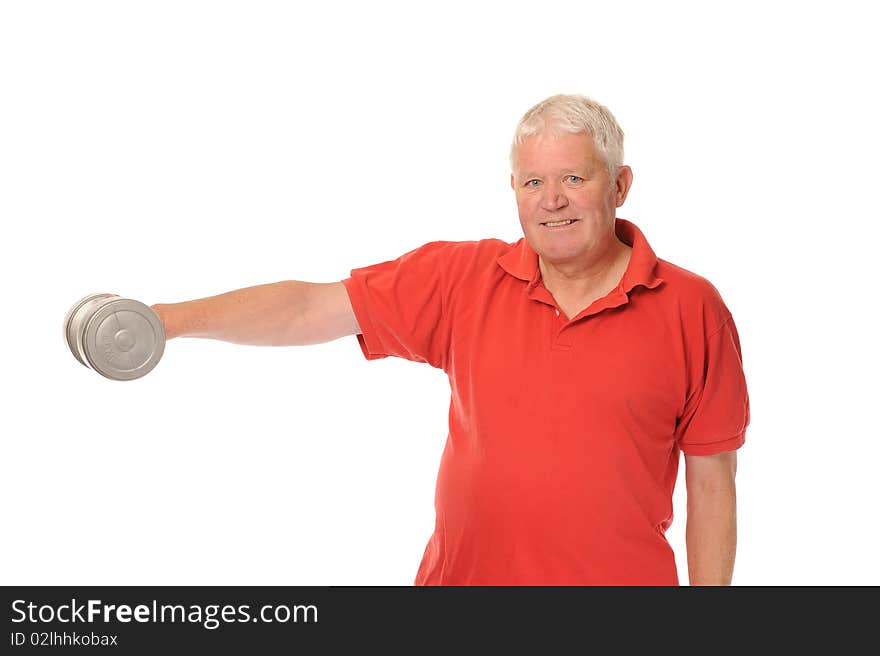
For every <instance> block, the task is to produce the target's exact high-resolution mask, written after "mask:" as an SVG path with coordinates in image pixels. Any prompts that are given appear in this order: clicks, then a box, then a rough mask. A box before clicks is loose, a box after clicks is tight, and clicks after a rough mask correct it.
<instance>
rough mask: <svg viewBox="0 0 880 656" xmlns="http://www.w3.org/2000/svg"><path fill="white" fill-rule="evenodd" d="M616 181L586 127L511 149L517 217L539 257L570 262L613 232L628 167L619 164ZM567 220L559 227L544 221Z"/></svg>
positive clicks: (540, 137) (531, 139)
mask: <svg viewBox="0 0 880 656" xmlns="http://www.w3.org/2000/svg"><path fill="white" fill-rule="evenodd" d="M618 178H619V179H621V178H622V179H621V183H620V184H618V183H617V182H616V181H614V182H613V181H612V180H611V178H610V176H609V174H608V168H607V167H606V165H605V163H604V162H603V161H602V159H601V157H600V156H599V154H598V153H597V152H596V149H595V147H594V145H593V138H592V136H591V135H590V134H589V133H587V132H579V133H577V134H564V135H562V136H559V137H554V136H552V135H536V136H533V137H529V138H527V139H526V140H525V141H523V143H522V144H521V145H520V147H519V149H518V150H517V153H516V160H515V163H514V171H513V173H512V174H511V176H510V186H511V187H512V188H513V190H514V192H515V193H516V204H517V207H518V208H519V222H520V225H521V226H522V229H523V234H524V235H525V237H526V240H527V241H528V242H529V244H530V245H531V247H532V248H533V249H534V250H535V252H536V253H538V255H540V256H541V257H542V258H543V259H544V260H545V261H547V262H553V263H565V262H574V261H578V260H581V259H583V256H584V255H585V254H587V253H589V252H590V251H591V250H593V249H594V248H595V247H596V245H597V244H598V245H599V246H603V242H604V241H605V240H607V239H608V238H609V235H611V236H612V238H613V235H614V219H615V208H616V207H619V206H620V205H622V204H623V201H624V200H625V198H626V193H627V191H628V190H629V183H630V182H631V181H632V172H631V171H630V169H629V167H626V166H624V167H621V172H620V174H618ZM567 219H573V220H574V221H573V223H571V224H569V225H563V226H559V227H554V226H548V225H546V224H547V223H548V222H555V221H563V220H567Z"/></svg>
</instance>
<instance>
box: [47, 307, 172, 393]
mask: <svg viewBox="0 0 880 656" xmlns="http://www.w3.org/2000/svg"><path fill="white" fill-rule="evenodd" d="M64 339H65V341H66V342H67V346H68V347H69V348H70V352H71V353H73V357H75V358H76V359H77V360H79V361H80V363H81V364H83V365H85V366H86V367H89V368H90V369H94V370H95V371H97V372H98V373H99V374H101V375H103V376H106V377H107V378H112V379H113V380H133V379H135V378H140V377H141V376H145V375H146V374H148V373H149V372H150V371H152V370H153V367H155V366H156V364H158V362H159V360H160V359H161V357H162V353H163V352H164V351H165V328H164V326H163V325H162V320H161V319H160V318H159V316H158V315H157V314H156V313H155V312H154V311H153V310H152V309H151V308H150V307H149V306H148V305H144V304H143V303H140V302H138V301H135V300H132V299H130V298H122V297H121V296H117V295H116V294H89V295H88V296H86V297H85V298H83V299H80V300H79V301H77V302H76V303H75V304H74V305H73V307H71V308H70V310H69V311H68V312H67V316H65V318H64Z"/></svg>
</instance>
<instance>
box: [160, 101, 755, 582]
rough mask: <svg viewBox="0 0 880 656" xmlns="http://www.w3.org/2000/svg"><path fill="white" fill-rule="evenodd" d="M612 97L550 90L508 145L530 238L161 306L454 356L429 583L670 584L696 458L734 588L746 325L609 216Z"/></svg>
mask: <svg viewBox="0 0 880 656" xmlns="http://www.w3.org/2000/svg"><path fill="white" fill-rule="evenodd" d="M622 159H623V132H622V131H621V130H620V128H619V126H618V125H617V123H616V121H615V120H614V117H613V116H612V115H611V113H610V112H609V111H608V110H607V108H605V107H603V106H602V105H599V104H598V103H595V102H593V101H592V100H590V99H588V98H585V97H583V96H565V95H560V96H553V97H551V98H548V99H547V100H545V101H543V102H541V103H539V104H538V105H536V106H535V107H533V108H532V109H530V110H529V111H528V112H527V113H526V114H525V115H524V116H523V118H522V119H521V121H520V123H519V125H518V126H517V130H516V134H515V136H514V141H513V145H512V148H511V167H512V174H511V178H510V184H511V187H512V189H513V190H514V192H515V195H516V202H517V206H518V209H519V217H520V224H521V226H522V229H523V233H524V238H522V239H520V240H519V241H518V242H516V243H514V244H509V243H506V242H503V241H501V240H498V239H484V240H479V241H471V242H448V241H436V242H430V243H428V244H425V245H424V246H421V247H419V248H417V249H415V250H413V251H411V252H409V253H406V254H404V255H402V256H401V257H399V258H398V259H396V260H394V261H389V262H382V263H380V264H376V265H374V266H369V267H363V268H358V269H354V270H352V272H351V276H350V277H349V278H346V279H345V280H343V281H340V282H338V283H321V284H316V283H306V282H299V281H285V282H279V283H274V284H270V285H260V286H257V287H251V288H247V289H241V290H238V291H234V292H229V293H227V294H223V295H220V296H215V297H211V298H206V299H200V300H197V301H190V302H187V303H178V304H172V305H156V306H153V307H154V309H155V310H156V311H157V312H158V313H159V315H160V317H161V318H162V320H163V322H164V323H165V326H166V331H167V335H168V337H169V338H171V337H175V336H181V335H185V336H191V337H208V338H214V339H222V340H226V341H231V342H236V343H242V344H271V345H303V344H315V343H320V342H326V341H329V340H333V339H337V338H339V337H343V336H346V335H356V336H357V340H358V344H359V346H360V348H361V351H362V353H363V354H364V356H365V357H366V358H367V359H370V360H372V359H377V358H384V357H388V356H396V357H402V358H406V359H409V360H412V361H415V362H426V363H429V364H430V365H432V366H434V367H437V368H440V369H442V370H443V371H445V372H446V373H447V375H448V377H449V382H450V387H451V391H452V394H451V398H450V410H449V436H448V439H447V443H446V448H445V450H444V452H443V456H442V459H441V463H440V470H439V474H438V477H437V488H436V498H435V510H436V523H435V530H434V533H433V535H432V536H431V538H430V540H429V541H428V544H427V547H426V549H425V552H424V554H423V557H422V561H421V564H420V567H419V571H418V574H417V576H416V579H415V583H416V584H417V585H434V584H447V585H454V584H475V585H480V584H489V585H505V584H518V585H532V584H534V585H552V584H600V585H630V584H635V585H677V584H678V575H677V571H676V565H675V558H674V554H673V552H672V549H671V547H670V546H669V543H668V542H667V540H666V538H665V535H664V533H665V531H666V529H667V528H668V527H669V525H670V524H671V522H672V517H673V513H672V493H673V489H674V486H675V480H676V476H677V472H678V465H679V452H680V451H683V452H684V454H685V463H686V482H687V499H688V502H687V503H688V520H687V557H688V573H689V578H690V583H691V584H692V585H729V584H730V582H731V578H732V573H733V563H734V554H735V548H736V493H735V485H734V477H735V473H736V449H738V448H739V447H740V446H742V444H743V443H744V440H745V430H746V426H747V425H748V423H749V400H748V392H747V389H746V382H745V377H744V374H743V370H742V359H741V353H740V344H739V336H738V334H737V330H736V326H735V324H734V321H733V318H732V316H731V314H730V311H729V310H728V309H727V307H726V306H725V304H724V302H723V300H722V298H721V296H720V295H719V293H718V291H717V290H716V289H715V287H714V286H712V285H711V283H709V282H708V281H707V280H706V279H704V278H702V277H700V276H698V275H696V274H694V273H691V272H689V271H686V270H684V269H682V268H680V267H677V266H675V265H673V264H670V263H669V262H666V261H664V260H660V259H658V258H657V257H656V256H655V254H654V252H653V250H652V249H651V247H650V246H649V244H648V242H647V240H646V239H645V237H644V235H643V234H642V232H641V230H639V228H637V227H636V226H635V225H634V224H633V223H631V222H629V221H626V220H623V219H618V218H617V216H616V208H617V207H620V206H621V205H623V202H624V201H625V199H626V196H627V193H628V192H629V188H630V186H631V184H632V179H633V175H632V170H631V169H630V167H628V166H624V165H623V164H622Z"/></svg>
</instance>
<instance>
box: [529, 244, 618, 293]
mask: <svg viewBox="0 0 880 656" xmlns="http://www.w3.org/2000/svg"><path fill="white" fill-rule="evenodd" d="M631 253H632V247H631V246H627V245H626V244H624V243H623V242H621V241H620V240H619V239H618V238H617V237H616V236H615V237H614V239H613V240H612V242H611V243H609V244H608V246H607V247H606V249H605V251H604V252H603V253H601V254H599V255H598V256H597V257H595V258H594V259H593V260H591V261H588V262H575V263H565V264H551V263H547V262H545V261H544V260H543V258H541V257H540V256H539V257H538V266H539V268H540V269H541V279H542V282H543V283H544V287H546V288H547V290H548V291H549V292H550V293H551V294H552V295H553V296H554V297H555V298H566V299H576V298H586V297H591V296H595V295H596V294H603V295H604V294H606V293H608V292H609V291H610V290H611V289H613V288H614V287H615V286H616V285H617V284H618V283H619V282H620V279H621V278H622V277H623V274H624V272H625V271H626V268H627V265H628V264H629V259H630V254H631Z"/></svg>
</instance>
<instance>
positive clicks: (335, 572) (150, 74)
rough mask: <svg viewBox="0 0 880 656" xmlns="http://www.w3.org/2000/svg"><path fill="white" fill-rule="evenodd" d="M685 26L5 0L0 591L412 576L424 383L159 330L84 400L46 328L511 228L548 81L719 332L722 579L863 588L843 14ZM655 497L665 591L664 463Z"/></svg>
mask: <svg viewBox="0 0 880 656" xmlns="http://www.w3.org/2000/svg"><path fill="white" fill-rule="evenodd" d="M716 5H717V3H702V2H701V3H697V2H694V3H686V4H685V3H670V2H666V3H644V4H634V3H626V2H615V3H609V2H604V3H601V4H599V3H587V2H560V3H554V2H545V1H542V2H528V3H524V2H510V1H507V2H503V3H500V2H499V3H480V2H463V3H453V2H449V1H444V2H443V3H435V4H434V5H433V6H431V7H428V6H426V5H425V4H424V3H403V2H401V3H383V2H370V3H356V2H333V3H292V2H278V3H269V2H237V3H234V2H150V3H130V2H75V3H74V2H6V3H3V5H2V8H0V94H2V96H0V98H2V102H0V216H2V235H3V237H2V262H0V267H2V284H3V296H4V302H3V310H2V312H3V317H2V319H3V320H2V322H0V331H2V332H0V339H2V344H3V347H2V348H3V374H2V385H3V389H2V397H0V403H2V429H0V430H2V458H0V504H2V508H0V513H2V514H0V531H2V539H0V583H3V584H69V585H80V584H96V585H97V584H181V585H184V584H212V585H213V584H217V585H220V584H260V585H262V584H266V585H268V584H285V585H312V584H314V585H327V584H329V585H361V584H377V585H409V584H411V583H412V581H413V579H414V577H415V574H416V570H417V568H418V565H419V562H420V560H421V557H422V553H423V550H424V548H425V544H426V543H427V540H428V538H429V536H430V534H431V531H432V529H433V523H434V508H433V497H434V484H435V480H436V474H437V467H438V465H439V460H440V454H441V452H442V450H443V446H444V441H445V439H446V421H447V410H448V403H449V388H448V382H447V379H446V377H445V375H444V374H443V372H442V371H439V370H436V369H432V368H431V367H430V366H428V365H426V364H415V363H411V362H406V361H402V360H395V359H392V358H388V359H386V360H382V361H375V362H367V361H366V360H364V359H363V356H362V355H361V353H360V349H359V348H358V346H357V343H356V339H355V337H353V336H350V337H347V338H344V339H341V340H338V341H335V342H331V343H327V344H322V345H317V346H309V347H292V348H271V347H246V346H237V345H232V344H227V343H222V342H216V341H210V340H195V339H179V340H173V341H171V342H170V343H169V344H168V345H167V348H166V351H165V355H164V357H163V359H162V361H161V363H160V364H159V365H158V367H157V368H156V369H155V370H154V371H153V372H151V373H150V374H149V375H148V376H146V377H144V378H142V379H140V380H137V381H133V382H127V383H118V382H113V381H110V380H107V379H104V378H103V377H101V376H100V375H98V374H97V373H95V372H93V371H90V370H88V369H86V368H84V367H82V366H81V365H80V364H79V363H77V362H76V361H75V360H74V359H73V357H72V355H71V354H70V352H69V351H68V349H67V346H66V344H65V343H64V342H63V340H62V336H61V335H62V325H61V324H62V319H63V317H64V315H65V312H66V311H67V309H68V308H69V307H70V305H71V304H72V303H73V302H74V301H76V300H77V299H79V298H80V297H82V296H84V295H86V294H89V293H93V292H110V293H116V294H121V295H123V296H128V297H132V298H137V299H139V300H142V301H144V302H146V303H149V304H152V303H157V302H175V301H183V300H189V299H193V298H201V297H204V296H209V295H214V294H218V293H221V292H224V291H228V290H231V289H237V288H240V287H246V286H250V285H254V284H259V283H265V282H275V281H278V280H286V279H296V280H307V281H312V282H331V281H338V280H341V279H343V278H345V277H346V276H347V275H348V273H349V271H350V270H351V269H352V268H354V267H358V266H365V265H368V264H373V263H376V262H381V261H384V260H389V259H393V258H395V257H397V256H398V255H400V254H402V253H404V252H406V251H408V250H410V249H412V248H415V247H416V246H419V245H421V244H423V243H425V242H427V241H431V240H437V239H446V240H465V239H481V238H486V237H498V238H502V239H505V240H508V241H514V240H516V239H518V238H519V237H520V236H521V234H522V233H521V230H520V227H519V223H518V219H517V214H516V205H515V202H514V197H513V192H512V191H511V190H510V188H509V186H508V176H509V166H508V161H507V154H508V148H509V143H510V139H511V137H512V134H513V130H514V127H515V125H516V122H517V120H518V119H519V118H520V116H521V115H522V114H523V113H524V112H525V111H526V109H528V108H529V107H531V106H532V105H533V104H535V103H536V102H538V101H540V100H542V99H543V98H545V97H547V96H549V95H552V94H555V93H582V94H585V95H589V96H591V97H594V98H595V99H597V100H598V101H599V102H602V103H603V104H605V105H607V106H608V107H609V108H610V109H611V111H612V112H613V113H614V114H615V116H616V118H617V119H618V121H619V123H620V124H621V126H622V127H623V130H624V132H625V133H626V156H625V161H626V163H628V164H629V165H631V166H632V167H633V170H634V174H635V181H634V184H633V187H632V190H631V192H630V195H629V198H628V200H627V202H626V204H625V205H624V206H623V207H622V208H620V209H619V210H618V216H620V217H622V218H626V219H629V220H631V221H633V222H635V223H636V224H637V225H638V226H639V227H640V228H641V229H642V231H643V232H644V233H645V235H646V237H647V238H648V241H649V242H650V243H651V245H652V247H653V248H654V250H655V252H656V253H657V254H658V256H659V257H661V258H663V259H666V260H668V261H670V262H673V263H675V264H678V265H679V266H683V267H685V268H687V269H690V270H691V271H694V272H697V273H699V274H700V275H702V276H704V277H706V278H708V279H709V280H710V281H711V282H712V283H713V284H715V286H716V287H717V288H718V289H719V291H720V292H721V294H722V296H723V298H724V300H725V301H726V303H727V305H728V307H729V308H730V310H731V311H732V312H733V315H734V318H735V320H736V322H737V326H738V328H739V332H740V338H741V344H742V349H743V359H744V367H745V371H746V378H747V382H748V385H749V392H750V399H751V410H752V422H751V425H750V427H749V430H748V433H747V437H746V444H745V445H744V447H743V448H742V449H740V451H739V453H738V457H739V470H738V476H737V486H738V519H739V541H738V551H737V559H736V568H735V572H734V583H735V584H738V585H758V584H761V585H778V584H794V585H801V584H874V585H877V584H880V565H878V558H877V553H878V552H880V536H878V522H877V518H878V510H877V505H878V487H877V462H878V458H880V445H878V437H880V436H878V429H877V421H876V408H877V401H876V392H877V383H876V380H877V373H876V372H877V367H878V364H880V362H878V360H880V358H878V352H877V351H878V348H877V340H876V333H877V326H878V323H877V322H876V320H875V319H874V316H875V314H874V313H875V305H876V302H877V296H878V294H877V286H876V285H877V283H876V281H875V272H876V259H875V258H873V251H874V250H875V244H874V240H875V238H876V237H877V235H878V230H877V220H878V218H880V217H878V210H877V204H876V194H875V193H873V192H874V185H875V180H876V177H877V175H876V174H877V169H878V167H877V152H878V146H880V143H878V142H880V140H878V127H877V115H878V109H880V107H878V103H877V100H876V98H875V95H874V94H875V89H876V62H877V59H878V52H877V47H876V46H875V45H871V42H872V41H873V42H874V43H876V39H875V36H876V35H875V34H874V32H873V30H872V29H871V24H872V23H871V21H870V20H869V17H868V15H867V13H866V10H865V9H864V7H868V6H869V3H856V2H854V3H836V4H835V5H834V8H833V9H831V8H830V7H831V4H830V3H828V4H827V8H826V7H825V6H824V5H818V4H813V3H794V2H792V3H772V2H771V3H760V4H757V3H756V4H754V5H751V4H743V3H737V4H730V5H727V6H726V7H725V8H724V9H721V8H719V7H718V6H716ZM609 7H612V8H609ZM674 504H675V521H674V523H673V525H672V527H671V528H670V530H669V532H668V533H667V536H668V538H669V540H670V542H671V544H672V546H673V548H674V550H675V552H676V557H677V562H678V568H679V577H680V580H681V582H682V583H683V584H686V583H687V580H688V579H687V560H686V550H685V541H684V530H685V521H686V512H685V511H686V506H685V504H686V496H685V490H684V462H683V461H682V466H681V469H680V472H679V484H678V487H677V488H676V492H675V497H674Z"/></svg>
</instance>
